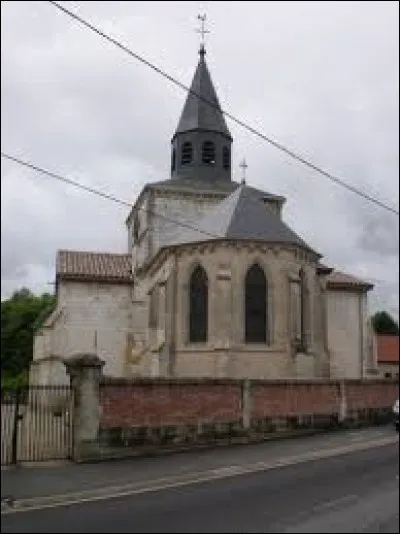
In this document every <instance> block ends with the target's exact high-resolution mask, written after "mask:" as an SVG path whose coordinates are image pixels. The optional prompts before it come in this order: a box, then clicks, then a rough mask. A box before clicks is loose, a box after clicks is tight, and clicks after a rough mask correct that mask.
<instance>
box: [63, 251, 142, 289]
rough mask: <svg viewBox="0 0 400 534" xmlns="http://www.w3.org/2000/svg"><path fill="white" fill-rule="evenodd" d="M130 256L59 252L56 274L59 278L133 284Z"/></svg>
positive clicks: (104, 253) (105, 253)
mask: <svg viewBox="0 0 400 534" xmlns="http://www.w3.org/2000/svg"><path fill="white" fill-rule="evenodd" d="M131 268H132V259H131V256H130V254H110V253H107V252H83V251H77V250H59V251H58V253H57V263H56V274H57V277H59V278H64V279H66V278H69V279H85V280H93V281H94V280H98V281H110V282H131V281H132V280H133V276H132V273H131Z"/></svg>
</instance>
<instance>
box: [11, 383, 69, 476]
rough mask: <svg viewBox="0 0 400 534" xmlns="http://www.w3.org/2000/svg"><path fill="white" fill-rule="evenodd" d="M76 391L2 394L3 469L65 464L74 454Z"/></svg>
mask: <svg viewBox="0 0 400 534" xmlns="http://www.w3.org/2000/svg"><path fill="white" fill-rule="evenodd" d="M72 395H73V393H72V389H71V387H70V386H29V387H27V388H21V389H13V390H10V389H8V390H3V389H2V390H1V465H10V464H16V463H18V462H40V461H47V460H63V459H69V458H71V454H72V439H73V436H72V407H73V402H72Z"/></svg>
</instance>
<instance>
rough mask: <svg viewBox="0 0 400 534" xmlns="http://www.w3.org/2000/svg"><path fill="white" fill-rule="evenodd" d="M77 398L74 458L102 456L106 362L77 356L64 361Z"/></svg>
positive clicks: (75, 398)
mask: <svg viewBox="0 0 400 534" xmlns="http://www.w3.org/2000/svg"><path fill="white" fill-rule="evenodd" d="M64 364H65V366H66V368H67V373H68V374H69V375H70V377H71V386H72V389H73V394H74V405H73V414H72V415H73V433H74V434H73V458H74V460H76V461H82V460H85V459H89V458H93V457H96V456H98V455H99V453H100V450H99V442H98V435H99V426H100V378H101V376H102V368H103V365H104V362H103V361H102V360H100V358H99V357H98V356H97V355H96V354H75V355H74V356H72V357H70V358H68V359H65V360H64Z"/></svg>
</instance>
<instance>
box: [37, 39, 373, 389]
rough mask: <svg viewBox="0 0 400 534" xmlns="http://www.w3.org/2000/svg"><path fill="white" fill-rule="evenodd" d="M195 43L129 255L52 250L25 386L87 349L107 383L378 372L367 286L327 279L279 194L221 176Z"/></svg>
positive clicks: (218, 128) (222, 139)
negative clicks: (51, 301) (164, 161)
mask: <svg viewBox="0 0 400 534" xmlns="http://www.w3.org/2000/svg"><path fill="white" fill-rule="evenodd" d="M205 54H206V51H205V49H204V46H203V45H202V46H201V48H200V52H199V60H198V65H197V68H196V71H195V74H194V77H193V80H192V84H191V91H190V92H189V93H188V95H187V98H186V102H185V103H184V106H183V110H182V114H181V117H180V119H179V122H178V126H177V128H176V130H175V132H174V134H173V136H172V140H171V165H170V169H169V171H168V174H169V178H168V179H166V180H165V181H161V182H157V183H148V184H147V185H145V187H144V188H143V190H142V191H141V193H140V195H139V196H138V198H137V200H136V202H135V204H134V205H133V206H132V209H131V211H130V213H129V214H127V219H126V229H127V237H128V239H127V251H126V253H125V254H113V253H111V252H96V251H94V252H84V251H74V250H59V251H58V252H57V258H56V296H57V304H56V307H55V309H54V310H53V311H52V313H51V314H50V315H49V316H48V317H47V319H46V320H45V321H44V323H43V325H42V327H41V328H40V329H39V330H38V331H37V333H36V335H35V340H34V354H33V362H32V365H31V381H32V382H33V383H38V384H46V383H50V384H55V383H62V382H64V381H65V380H67V377H66V374H65V370H64V365H63V363H62V362H63V361H64V360H65V359H66V358H68V357H70V356H71V355H74V354H76V353H78V352H85V353H96V354H97V355H98V356H99V357H100V358H101V359H102V360H103V361H104V362H105V365H104V369H103V371H104V374H105V375H108V376H113V377H135V376H142V377H143V376H144V377H209V378H250V379H286V378H303V379H312V378H365V377H368V376H371V375H373V374H374V373H375V372H376V367H377V363H376V357H375V356H374V351H373V348H372V346H373V342H372V332H371V325H370V322H369V321H368V302H367V296H368V292H369V291H370V290H371V289H372V288H373V286H372V285H371V284H369V283H368V282H366V281H363V280H361V279H359V278H356V277H355V276H352V275H350V274H345V273H343V272H338V271H335V270H334V269H332V268H330V267H329V266H327V265H326V264H324V263H323V262H322V261H321V260H322V256H321V254H320V253H319V252H318V251H316V250H314V249H313V247H312V246H311V245H310V244H308V243H306V242H305V241H304V240H303V239H302V238H301V237H300V236H299V235H297V234H296V233H295V231H294V230H292V229H291V228H289V226H288V225H287V224H285V222H284V217H283V211H284V205H285V202H286V199H285V198H284V197H282V196H279V195H275V194H273V193H268V192H266V191H262V190H260V189H257V188H255V187H252V186H251V185H249V184H247V183H246V181H245V180H243V181H242V182H241V183H238V182H235V181H233V180H232V168H231V159H232V144H233V139H232V136H231V134H230V132H229V129H228V127H227V124H226V121H225V118H224V115H223V113H222V112H221V108H220V105H219V102H218V98H217V95H216V91H215V89H214V86H213V83H212V79H211V76H210V72H209V70H208V67H207V63H206V57H205Z"/></svg>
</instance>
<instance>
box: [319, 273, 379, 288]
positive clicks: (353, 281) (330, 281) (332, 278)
mask: <svg viewBox="0 0 400 534" xmlns="http://www.w3.org/2000/svg"><path fill="white" fill-rule="evenodd" d="M327 286H328V288H332V289H358V290H360V289H366V290H369V289H372V288H373V287H374V286H373V284H371V283H370V282H366V281H365V280H361V278H356V277H355V276H352V275H351V274H346V273H342V272H340V271H333V272H332V273H331V274H329V275H328V277H327Z"/></svg>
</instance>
